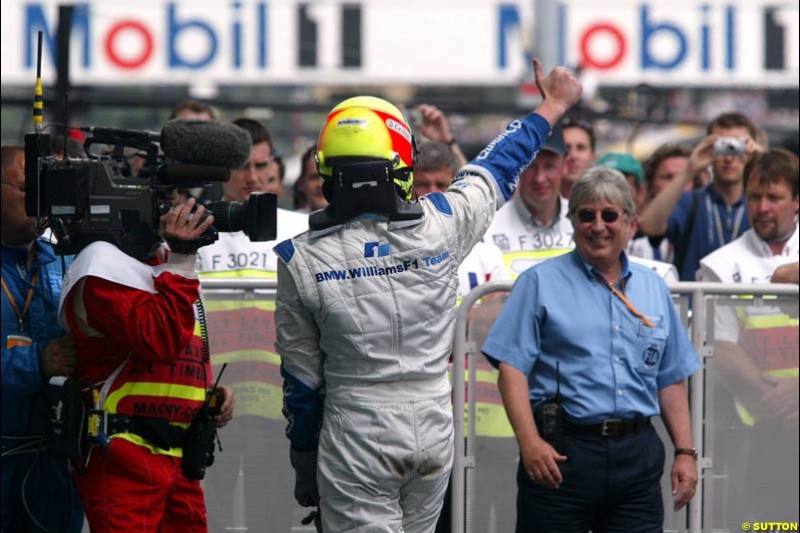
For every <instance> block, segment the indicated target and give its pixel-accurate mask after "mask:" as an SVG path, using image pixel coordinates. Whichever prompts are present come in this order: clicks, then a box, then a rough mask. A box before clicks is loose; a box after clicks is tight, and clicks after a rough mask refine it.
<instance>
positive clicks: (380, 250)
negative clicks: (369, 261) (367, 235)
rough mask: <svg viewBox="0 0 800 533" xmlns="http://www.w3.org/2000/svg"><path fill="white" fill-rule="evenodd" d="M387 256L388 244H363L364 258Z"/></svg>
mask: <svg viewBox="0 0 800 533" xmlns="http://www.w3.org/2000/svg"><path fill="white" fill-rule="evenodd" d="M387 255H389V243H388V242H387V243H384V244H381V243H379V242H367V243H364V257H386V256H387Z"/></svg>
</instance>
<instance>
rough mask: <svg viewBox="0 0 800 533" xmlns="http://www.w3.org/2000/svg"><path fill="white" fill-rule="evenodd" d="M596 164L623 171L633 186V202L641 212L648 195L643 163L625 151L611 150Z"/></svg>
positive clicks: (638, 211) (637, 210)
mask: <svg viewBox="0 0 800 533" xmlns="http://www.w3.org/2000/svg"><path fill="white" fill-rule="evenodd" d="M595 166H598V167H609V168H613V169H614V170H619V171H620V172H622V174H623V175H624V176H625V179H627V180H628V185H629V186H630V188H631V195H632V196H633V203H634V204H636V212H637V213H641V212H642V209H643V208H644V204H645V200H646V197H647V191H646V190H645V188H644V170H642V164H641V163H639V161H637V160H636V158H635V157H633V156H632V155H630V154H626V153H624V152H609V153H607V154H604V155H603V156H602V157H601V158H600V159H598V160H597V163H595Z"/></svg>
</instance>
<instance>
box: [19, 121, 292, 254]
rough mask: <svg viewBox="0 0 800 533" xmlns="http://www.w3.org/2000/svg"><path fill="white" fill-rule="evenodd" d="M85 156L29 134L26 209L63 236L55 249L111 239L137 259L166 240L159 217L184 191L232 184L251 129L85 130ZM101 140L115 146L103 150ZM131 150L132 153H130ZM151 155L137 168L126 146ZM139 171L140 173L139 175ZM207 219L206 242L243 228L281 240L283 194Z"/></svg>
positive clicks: (254, 198) (181, 124)
mask: <svg viewBox="0 0 800 533" xmlns="http://www.w3.org/2000/svg"><path fill="white" fill-rule="evenodd" d="M81 130H82V131H84V132H85V133H86V134H87V137H86V140H85V142H84V151H85V153H86V157H85V158H80V159H67V158H66V157H65V158H63V159H58V158H55V157H53V156H52V155H51V153H50V135H48V134H45V133H42V132H41V131H37V132H36V133H32V134H29V135H26V136H25V191H26V195H25V210H26V212H27V214H28V216H32V217H35V218H36V219H37V220H36V221H37V224H38V225H39V226H40V227H41V228H44V227H49V228H50V229H51V231H52V233H53V235H54V237H55V238H56V239H57V242H56V243H55V245H54V247H55V251H56V253H58V254H61V255H69V254H76V253H78V252H79V251H81V250H82V249H83V248H84V247H86V246H87V245H89V244H90V243H92V242H95V241H107V242H110V243H112V244H114V245H116V246H117V247H118V248H119V249H121V250H122V251H124V252H125V253H127V254H129V255H131V256H133V257H136V258H137V259H146V258H148V257H150V256H151V255H152V254H153V253H154V252H155V250H156V249H157V247H158V246H159V244H160V242H161V238H160V237H159V234H158V229H159V218H160V217H161V215H163V214H164V213H166V212H167V211H169V209H170V207H171V205H172V203H173V199H174V197H175V195H176V192H177V191H178V189H186V188H192V187H200V186H204V185H207V184H210V183H211V182H216V181H227V180H228V179H229V178H230V169H231V168H239V167H241V166H242V165H243V164H244V163H245V162H246V161H247V159H248V157H249V155H250V148H251V140H250V136H249V134H248V133H247V132H246V131H245V130H243V129H241V128H239V127H237V126H234V125H232V124H223V123H220V122H214V121H197V120H185V119H175V120H171V121H169V122H168V123H167V124H166V125H165V126H164V128H163V129H162V131H161V133H160V134H159V133H156V132H151V131H138V130H124V129H115V128H100V127H88V128H81ZM97 145H106V146H108V147H110V149H107V150H105V151H101V152H99V153H96V150H95V149H96V148H97ZM126 148H127V149H128V150H126ZM130 149H133V150H134V151H136V152H137V153H139V154H141V155H142V156H143V157H144V158H145V162H144V165H143V166H142V167H141V169H140V170H139V172H138V173H134V172H132V169H131V165H130V163H129V161H128V159H127V158H126V151H128V152H130ZM134 174H135V175H134ZM206 208H207V211H206V213H204V216H208V215H207V213H210V214H212V215H213V216H214V224H213V226H212V227H211V228H209V230H208V231H207V232H206V233H205V234H204V235H203V236H201V237H200V239H199V241H201V242H199V243H197V244H198V247H199V246H205V245H207V244H211V243H212V242H214V241H216V240H217V238H218V236H217V232H220V231H221V232H233V231H243V232H244V233H245V234H246V235H247V236H248V237H249V238H250V240H251V241H268V240H273V239H275V237H276V229H277V228H276V218H277V199H276V196H275V195H274V194H266V193H262V194H252V195H251V196H250V198H249V200H248V201H247V202H214V203H211V204H209V205H208V206H206Z"/></svg>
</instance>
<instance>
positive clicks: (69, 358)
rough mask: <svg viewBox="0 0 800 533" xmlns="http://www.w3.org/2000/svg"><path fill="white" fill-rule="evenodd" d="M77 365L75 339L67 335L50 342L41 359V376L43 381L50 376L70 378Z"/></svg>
mask: <svg viewBox="0 0 800 533" xmlns="http://www.w3.org/2000/svg"><path fill="white" fill-rule="evenodd" d="M77 364H78V356H77V352H76V346H75V339H73V338H72V335H70V334H69V333H67V334H66V335H64V336H63V337H59V338H58V339H54V340H52V341H50V344H48V345H47V347H46V348H45V349H44V356H43V357H42V375H43V376H44V378H45V380H48V379H50V378H51V377H52V376H71V375H73V374H74V373H75V366H76V365H77Z"/></svg>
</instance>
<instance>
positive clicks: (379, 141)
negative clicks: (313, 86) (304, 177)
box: [317, 96, 416, 200]
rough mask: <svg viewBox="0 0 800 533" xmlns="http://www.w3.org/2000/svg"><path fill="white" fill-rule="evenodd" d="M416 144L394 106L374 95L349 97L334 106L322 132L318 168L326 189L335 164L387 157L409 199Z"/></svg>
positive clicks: (402, 194)
mask: <svg viewBox="0 0 800 533" xmlns="http://www.w3.org/2000/svg"><path fill="white" fill-rule="evenodd" d="M415 146H416V145H415V143H414V136H413V135H412V134H411V128H410V127H409V126H408V122H407V121H406V119H405V118H404V117H403V114H402V113H400V110H399V109H397V108H396V107H395V106H393V105H392V104H390V103H389V102H387V101H386V100H382V99H380V98H375V97H373V96H357V97H354V98H348V99H347V100H345V101H344V102H342V103H340V104H339V105H337V106H336V107H334V108H333V109H332V110H331V112H330V113H329V114H328V118H327V120H326V121H325V125H324V126H323V127H322V130H321V131H320V132H319V139H318V140H317V168H318V169H319V174H320V176H322V181H323V190H324V189H325V186H324V185H325V181H326V179H327V178H330V177H331V176H332V175H333V165H334V164H336V163H338V164H346V163H347V161H348V160H349V161H353V162H357V161H359V160H361V161H363V160H364V159H385V160H388V161H390V162H391V163H392V168H393V170H394V176H393V177H394V183H395V185H396V186H397V188H398V194H400V197H401V198H403V199H404V200H410V199H411V185H412V183H413V181H414V176H413V173H412V170H413V168H414V158H415V157H416V154H415V152H416V148H415ZM339 158H342V159H339ZM344 158H348V159H344ZM350 158H353V159H350Z"/></svg>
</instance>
